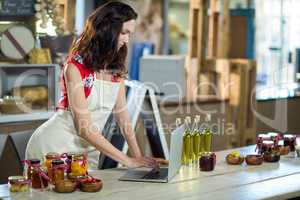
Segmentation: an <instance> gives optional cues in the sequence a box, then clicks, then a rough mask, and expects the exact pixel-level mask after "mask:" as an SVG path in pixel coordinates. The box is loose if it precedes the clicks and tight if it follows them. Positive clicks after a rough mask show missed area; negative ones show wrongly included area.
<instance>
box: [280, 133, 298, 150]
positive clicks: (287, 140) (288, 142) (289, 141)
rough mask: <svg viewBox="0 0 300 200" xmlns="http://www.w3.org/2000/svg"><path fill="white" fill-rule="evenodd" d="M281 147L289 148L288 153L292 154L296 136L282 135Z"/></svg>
mask: <svg viewBox="0 0 300 200" xmlns="http://www.w3.org/2000/svg"><path fill="white" fill-rule="evenodd" d="M283 145H284V146H289V147H290V151H292V152H294V151H295V146H296V136H295V135H290V134H288V135H284V136H283Z"/></svg>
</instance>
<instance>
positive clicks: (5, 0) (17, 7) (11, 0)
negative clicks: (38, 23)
mask: <svg viewBox="0 0 300 200" xmlns="http://www.w3.org/2000/svg"><path fill="white" fill-rule="evenodd" d="M34 2H35V0H0V16H1V17H5V16H8V17H10V16H33V15H34V14H35V10H34Z"/></svg>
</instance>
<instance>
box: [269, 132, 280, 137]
mask: <svg viewBox="0 0 300 200" xmlns="http://www.w3.org/2000/svg"><path fill="white" fill-rule="evenodd" d="M278 135H279V133H275V132H269V133H268V136H270V137H277V136H278Z"/></svg>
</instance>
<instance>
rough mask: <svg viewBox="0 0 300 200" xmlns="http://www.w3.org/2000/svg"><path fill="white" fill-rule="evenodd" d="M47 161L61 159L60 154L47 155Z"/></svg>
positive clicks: (51, 153)
mask: <svg viewBox="0 0 300 200" xmlns="http://www.w3.org/2000/svg"><path fill="white" fill-rule="evenodd" d="M45 157H46V158H47V159H59V158H60V155H59V154H58V153H55V152H49V153H47V154H46V156H45Z"/></svg>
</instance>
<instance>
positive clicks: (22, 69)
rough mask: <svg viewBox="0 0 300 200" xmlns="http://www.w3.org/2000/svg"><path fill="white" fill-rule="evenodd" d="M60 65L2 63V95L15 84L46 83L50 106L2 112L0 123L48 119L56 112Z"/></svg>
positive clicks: (0, 86)
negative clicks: (28, 110) (13, 112)
mask: <svg viewBox="0 0 300 200" xmlns="http://www.w3.org/2000/svg"><path fill="white" fill-rule="evenodd" d="M59 76H60V66H59V65H56V64H0V77H1V79H0V97H3V96H4V95H6V94H7V93H9V92H10V91H11V90H12V88H13V87H15V86H18V85H19V86H36V85H44V86H46V87H47V91H48V104H47V105H48V106H47V108H45V109H42V110H41V109H37V110H35V109H32V112H27V113H20V114H4V113H1V114H0V124H5V123H15V122H29V121H37V120H47V119H48V118H50V117H51V116H52V115H53V114H54V109H55V106H56V105H57V102H58V100H59V91H60V85H59V83H60V82H59Z"/></svg>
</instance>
